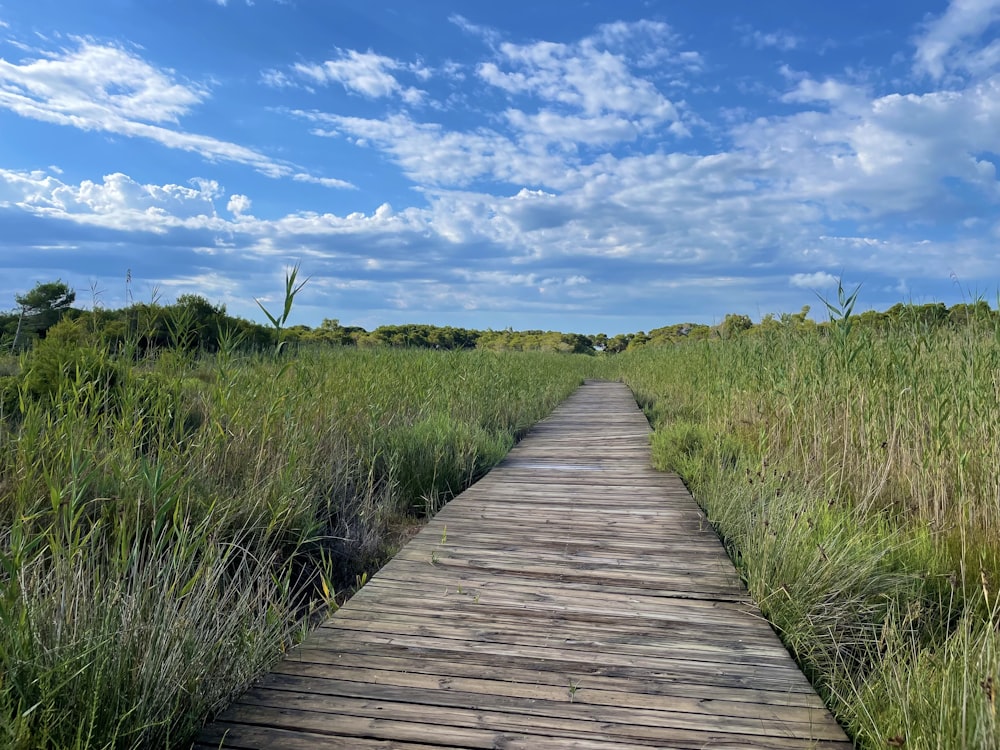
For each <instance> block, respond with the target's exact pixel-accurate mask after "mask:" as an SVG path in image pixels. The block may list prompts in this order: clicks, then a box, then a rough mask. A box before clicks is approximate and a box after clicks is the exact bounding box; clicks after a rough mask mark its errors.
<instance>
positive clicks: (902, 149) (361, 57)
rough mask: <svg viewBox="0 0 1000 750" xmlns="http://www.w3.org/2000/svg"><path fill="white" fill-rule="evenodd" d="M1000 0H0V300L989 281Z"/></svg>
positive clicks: (822, 287) (965, 285)
mask: <svg viewBox="0 0 1000 750" xmlns="http://www.w3.org/2000/svg"><path fill="white" fill-rule="evenodd" d="M998 31H1000V0H952V2H945V1H943V0H939V1H935V2H930V1H927V0H907V1H906V2H903V1H902V0H885V1H882V2H870V1H868V0H866V1H865V2H851V1H850V0H844V1H843V2H839V3H803V2H800V1H799V0H795V2H791V1H785V2H778V1H775V2H766V3H765V2H760V3H758V2H746V1H745V0H740V1H738V2H737V1H735V0H730V1H722V0H720V1H715V0H711V1H708V2H698V3H695V2H676V1H667V0H663V1H658V0H647V1H646V2H631V1H629V0H626V2H616V3H612V2H589V3H578V2H563V1H562V0H553V1H552V2H546V3H526V2H521V1H520V0H508V1H507V2H493V3H459V2H454V0H452V2H444V1H443V0H426V1H423V2H420V3H415V2H411V1H409V0H408V1H407V2H402V1H398V0H397V1H395V2H387V3H357V2H335V1H333V0H327V1H325V2H320V1H319V0H312V1H307V0H284V1H283V2H277V1H276V0H253V2H248V0H227V1H225V2H223V1H222V0H173V1H172V2H154V1H153V0H146V1H145V2H139V1H133V0H92V1H91V2H86V3H81V2H77V1H76V0H32V2H21V1H17V2H11V0H0V308H2V307H13V304H14V303H13V297H14V295H15V294H16V293H18V292H23V291H26V290H27V289H30V288H31V286H33V285H34V283H35V282H36V281H49V280H53V279H55V278H57V277H58V278H62V279H63V280H64V281H67V282H68V283H70V284H71V285H72V286H74V287H75V288H76V289H77V292H78V298H79V301H80V302H81V303H83V304H84V305H90V304H93V303H94V302H95V301H96V302H97V303H98V304H102V305H104V306H107V307H117V306H120V305H122V304H123V303H124V302H125V301H126V291H127V290H126V283H125V280H126V274H127V273H129V272H131V287H130V291H131V294H132V296H133V298H134V299H136V300H137V301H138V300H149V299H152V298H154V297H157V298H159V299H160V300H162V301H172V300H173V299H174V298H175V297H176V296H177V295H179V294H183V293H188V292H194V293H198V294H202V295H204V296H205V297H207V298H208V299H209V300H211V301H212V302H216V303H224V304H225V305H226V306H227V309H228V310H229V311H230V312H231V313H233V314H237V315H242V316H244V317H251V318H255V319H260V318H261V317H262V316H261V315H260V313H259V311H258V310H257V308H256V305H255V304H254V301H253V300H254V298H255V297H257V298H260V299H261V300H262V301H264V302H265V304H267V303H268V301H272V302H273V301H276V299H277V296H278V294H279V292H280V289H281V288H282V285H283V278H284V272H285V269H286V268H287V267H288V266H290V265H291V264H294V263H299V264H301V269H302V273H303V274H306V275H308V276H310V281H309V283H308V285H307V286H306V287H305V289H304V290H303V291H302V293H301V296H300V298H299V304H298V305H297V307H296V309H295V311H294V312H293V316H292V322H295V323H305V324H307V325H318V324H319V323H320V321H321V320H322V319H323V318H327V317H329V318H338V319H340V320H341V321H342V322H343V323H345V324H354V325H363V326H365V327H367V328H373V327H375V326H378V325H381V324H390V323H405V322H412V323H434V324H439V325H457V326H465V327H472V328H487V327H492V328H505V327H507V326H513V327H514V328H545V329H557V330H564V331H578V332H584V333H597V332H601V331H603V332H606V333H609V334H612V333H618V332H624V331H636V330H649V329H651V328H654V327H657V326H661V325H667V324H670V323H676V322H682V321H692V322H705V323H713V322H718V321H720V320H721V319H722V318H723V317H724V316H725V314H726V313H730V312H736V313H744V314H747V315H750V316H751V317H752V318H753V319H754V320H758V319H759V318H760V317H761V316H762V315H763V314H765V313H781V312H795V311H798V310H799V308H801V307H802V306H803V305H812V306H813V309H814V312H816V316H817V317H819V318H822V317H823V316H822V315H821V314H819V311H818V308H819V307H821V303H820V302H819V300H818V299H817V294H820V295H824V296H830V295H832V294H834V293H835V291H836V284H837V279H838V278H840V277H842V278H843V280H844V282H845V284H848V285H850V286H851V287H853V286H854V285H856V284H862V290H861V293H860V301H861V305H862V306H863V307H875V308H885V307H888V306H890V305H892V304H894V303H896V302H900V301H903V302H918V303H924V302H937V301H941V302H945V303H947V304H949V305H950V304H953V303H955V302H959V301H963V299H965V300H968V299H969V298H970V296H971V297H976V296H984V297H985V298H986V299H988V300H989V301H990V302H991V303H993V304H995V303H996V296H997V291H998V289H1000V257H998V252H997V249H998V246H1000V211H998V207H1000V182H998V175H997V167H998V165H1000V35H998Z"/></svg>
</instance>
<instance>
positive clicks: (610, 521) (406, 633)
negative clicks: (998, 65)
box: [196, 382, 851, 750]
mask: <svg viewBox="0 0 1000 750" xmlns="http://www.w3.org/2000/svg"><path fill="white" fill-rule="evenodd" d="M196 747H199V748H210V747H211V748H218V747H226V748H244V749H249V748H285V749H287V750H294V749H297V748H359V750H364V748H398V749H399V750H408V749H409V750H429V749H430V748H437V749H438V750H441V749H442V748H506V749H508V750H519V749H521V748H523V749H524V750H567V749H569V748H575V749H576V750H589V749H591V748H594V749H597V748H601V749H602V750H605V749H607V748H617V749H618V750H630V749H632V750H638V749H640V748H650V747H658V748H691V749H692V750H694V749H695V748H698V749H701V748H753V747H757V748H804V747H809V748H843V749H844V750H846V749H847V748H850V747H851V743H850V742H849V741H848V739H847V737H846V736H845V734H844V732H843V731H842V730H841V728H840V727H839V726H838V725H837V723H836V722H835V721H834V720H833V718H832V717H831V716H830V714H829V712H828V711H827V710H826V709H825V708H824V706H823V704H822V703H821V702H820V700H819V698H818V696H817V695H816V693H815V692H814V691H813V689H812V687H811V686H810V685H809V683H808V682H807V681H806V679H805V677H804V676H803V675H802V673H801V672H800V671H799V669H798V668H797V667H796V665H795V663H794V662H793V660H792V659H791V658H790V657H789V655H788V653H787V651H786V650H785V649H784V647H783V646H782V645H781V643H780V642H779V641H778V639H777V637H776V636H775V635H774V633H773V631H772V630H771V628H770V626H769V625H768V624H767V622H766V621H765V620H764V619H763V617H762V616H761V614H760V612H759V610H758V609H757V608H756V606H755V605H754V604H753V602H752V601H751V600H750V599H749V597H748V596H747V593H746V590H745V589H744V588H743V586H742V584H741V582H740V580H739V577H738V576H737V574H736V571H735V570H734V568H733V566H732V564H731V562H730V560H729V558H728V556H727V555H726V553H725V550H724V549H723V547H722V545H721V544H720V543H719V540H718V538H717V536H716V535H715V533H714V532H713V531H712V529H711V527H710V526H709V524H708V523H707V521H706V519H705V516H704V514H703V513H702V512H701V510H700V509H699V508H698V506H697V505H696V504H695V502H694V501H693V500H692V498H691V496H690V495H689V493H688V492H687V490H686V489H685V487H684V485H683V484H682V483H681V481H680V479H679V478H678V477H677V476H676V475H672V474H663V473H660V472H657V471H655V470H653V469H652V468H651V467H650V456H649V427H648V425H647V423H646V420H645V418H644V417H643V415H642V412H641V411H639V409H638V407H637V406H636V404H635V401H634V399H633V398H632V395H631V393H630V392H629V391H628V389H627V388H626V387H625V386H623V385H621V384H617V383H600V382H588V383H586V384H584V385H583V386H582V387H581V388H580V389H579V390H578V391H577V392H576V393H575V394H574V395H573V396H571V397H570V398H569V399H567V401H565V402H564V403H563V404H562V405H561V406H560V407H559V408H558V409H556V411H555V412H554V413H553V414H552V415H551V416H550V417H549V418H548V419H546V420H544V421H542V422H540V423H539V424H538V425H536V426H535V428H534V429H533V430H532V431H531V433H530V434H529V435H528V437H526V438H525V439H524V440H523V441H522V442H521V443H520V444H519V445H518V446H517V447H515V448H514V450H512V451H511V453H510V455H509V456H508V457H507V458H506V459H505V460H504V461H503V462H502V463H501V464H500V465H498V466H497V467H496V468H495V469H493V471H491V472H490V473H489V474H488V475H487V476H486V477H485V478H483V479H482V480H481V481H480V482H478V483H477V484H476V485H474V486H473V487H471V488H470V489H468V490H466V491H465V492H464V493H462V494H461V495H459V496H458V497H457V498H455V499H454V500H452V501H451V503H449V504H448V505H447V506H446V507H445V508H444V509H442V510H441V512H440V513H438V515H437V517H436V518H434V520H432V521H431V522H430V523H428V524H427V526H426V527H425V528H424V529H422V530H421V531H420V532H419V533H418V534H417V535H416V536H415V537H414V538H413V540H412V541H411V542H410V543H409V544H408V545H406V547H404V548H403V549H402V550H401V551H400V553H399V554H398V555H397V556H396V557H395V558H394V559H393V560H392V561H390V562H389V563H388V564H387V565H386V566H385V567H384V568H383V569H382V570H381V571H380V572H379V573H378V574H376V575H375V576H373V577H372V579H371V581H369V583H368V584H367V585H366V586H365V587H364V588H363V589H362V590H361V591H359V592H358V593H357V594H356V595H355V596H354V597H353V598H352V599H351V600H350V601H349V602H348V603H347V604H346V605H344V607H342V608H341V609H340V611H338V612H337V613H336V614H335V615H333V616H332V617H331V618H330V619H329V620H328V621H327V622H326V623H324V624H323V625H322V626H321V627H319V628H318V629H317V630H316V631H314V632H313V633H312V634H311V635H310V636H309V638H308V639H307V640H306V641H305V643H303V644H302V645H301V646H299V647H298V648H296V649H295V650H294V651H293V652H292V653H291V654H290V655H289V656H288V657H287V658H286V659H285V660H284V661H282V662H281V663H280V664H278V665H277V667H276V668H275V670H274V671H273V672H272V673H271V674H270V675H268V677H267V678H265V679H264V680H263V681H262V682H261V683H260V684H259V685H257V686H256V687H253V688H252V689H251V690H249V691H247V692H246V693H245V694H244V695H243V696H242V697H241V698H240V699H239V700H237V701H236V702H235V703H234V704H233V705H232V706H231V707H230V708H229V709H228V710H227V711H226V712H225V713H223V714H222V715H221V716H220V717H219V719H218V720H217V721H216V722H214V723H212V724H210V725H208V726H207V727H206V728H205V730H204V731H203V733H202V735H201V737H200V738H199V740H198V743H197V745H196Z"/></svg>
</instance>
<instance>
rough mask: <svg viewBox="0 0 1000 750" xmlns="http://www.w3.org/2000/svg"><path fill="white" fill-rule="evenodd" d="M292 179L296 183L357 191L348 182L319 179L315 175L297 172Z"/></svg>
mask: <svg viewBox="0 0 1000 750" xmlns="http://www.w3.org/2000/svg"><path fill="white" fill-rule="evenodd" d="M292 179H293V180H295V181H296V182H308V183H311V184H313V185H322V186H323V187H328V188H336V189H338V190H356V189H357V186H356V185H354V184H352V183H350V182H347V181H346V180H338V179H337V178H336V177H317V176H315V175H311V174H306V173H305V172H296V173H295V175H293V176H292Z"/></svg>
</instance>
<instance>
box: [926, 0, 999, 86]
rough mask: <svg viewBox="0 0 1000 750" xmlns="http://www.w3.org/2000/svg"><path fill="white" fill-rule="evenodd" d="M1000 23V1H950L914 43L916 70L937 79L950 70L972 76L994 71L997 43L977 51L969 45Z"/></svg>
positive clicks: (996, 41) (997, 50) (997, 51)
mask: <svg viewBox="0 0 1000 750" xmlns="http://www.w3.org/2000/svg"><path fill="white" fill-rule="evenodd" d="M998 21H1000V0H952V2H951V4H950V5H949V6H948V9H947V10H946V11H945V12H944V13H943V14H942V15H941V16H939V17H938V18H936V19H934V20H932V21H930V22H929V23H928V24H927V25H926V26H925V29H924V32H923V34H921V35H920V36H919V37H917V39H916V40H915V44H916V48H917V49H916V61H915V68H916V69H917V71H919V72H923V73H926V74H928V75H930V76H931V77H932V78H935V79H940V78H942V77H943V76H944V75H945V73H946V72H947V71H948V70H949V69H950V68H957V69H961V70H966V71H971V72H978V73H982V72H988V71H989V70H995V69H996V66H997V64H998V63H1000V40H993V41H992V42H991V43H990V44H989V45H987V46H986V47H985V48H980V49H976V48H975V47H974V46H973V45H972V44H971V42H972V41H973V40H975V39H977V38H978V37H980V36H981V35H983V34H984V33H985V32H986V31H987V30H988V29H989V28H990V27H991V26H993V25H994V24H996V23H997V22H998Z"/></svg>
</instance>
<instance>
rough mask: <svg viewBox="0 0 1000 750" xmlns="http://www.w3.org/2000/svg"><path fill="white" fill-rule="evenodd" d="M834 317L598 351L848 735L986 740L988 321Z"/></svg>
mask: <svg viewBox="0 0 1000 750" xmlns="http://www.w3.org/2000/svg"><path fill="white" fill-rule="evenodd" d="M848 317H849V316H847V315H844V316H842V318H841V320H840V321H839V322H838V321H835V325H834V326H833V333H832V335H829V336H824V337H820V336H817V335H815V334H811V335H806V334H797V333H794V332H775V333H773V334H771V335H743V336H740V337H736V338H733V339H730V340H727V341H713V342H703V343H699V344H694V345H680V346H676V347H672V348H668V349H657V350H642V351H639V352H635V353H632V352H630V353H628V354H627V355H623V356H622V357H619V358H618V359H617V360H616V363H617V365H618V367H619V368H620V371H621V373H622V376H623V378H624V379H625V380H626V382H628V383H629V385H631V386H632V388H633V389H634V390H635V392H636V393H637V395H638V397H639V399H640V402H641V403H642V404H643V405H644V406H645V407H646V409H647V412H648V413H649V414H650V417H651V419H652V420H653V422H654V424H655V426H656V427H657V431H656V434H655V437H654V446H653V447H654V460H656V461H657V462H658V464H659V465H660V466H661V467H662V468H670V469H675V470H677V471H678V472H680V473H681V475H682V476H683V477H684V479H685V481H686V482H687V483H688V485H689V486H690V487H691V489H692V490H693V492H694V494H695V496H696V498H697V499H698V500H699V501H700V502H701V503H702V504H703V505H704V506H705V507H706V509H707V511H708V514H709V516H710V518H711V519H712V521H713V522H714V523H715V524H716V525H717V527H718V528H719V530H720V533H721V534H722V536H723V537H724V539H725V540H726V542H727V544H728V545H729V547H730V550H731V552H732V553H733V555H734V557H735V559H736V560H737V562H738V564H739V567H740V570H741V572H742V574H743V576H744V577H745V580H746V582H747V585H748V587H749V589H750V591H751V593H752V594H753V595H754V596H755V597H756V598H757V600H758V601H759V602H760V603H761V606H762V609H763V610H764V612H765V614H766V615H767V616H768V617H769V619H771V620H772V622H773V623H774V624H775V625H776V627H777V628H778V629H779V631H780V632H781V634H782V636H783V638H784V639H785V641H786V643H787V644H788V646H789V647H790V649H791V650H792V651H793V653H794V654H795V655H796V656H797V657H798V658H799V660H800V662H801V663H802V664H803V666H804V667H805V669H806V671H807V672H808V673H809V674H810V676H811V677H812V678H813V679H814V681H815V683H816V684H817V685H818V687H819V688H820V690H821V692H822V693H823V694H824V695H825V697H826V698H827V699H828V701H829V702H830V705H831V706H832V707H833V709H834V711H835V713H836V715H837V716H838V718H839V719H840V720H841V722H842V723H844V725H845V726H846V727H847V728H848V730H849V731H850V733H851V734H852V736H853V737H854V738H855V739H856V740H857V741H858V742H859V744H860V745H861V746H862V747H870V748H882V747H887V746H891V747H906V748H962V747H968V748H974V747H996V746H998V745H1000V734H998V731H997V721H996V692H997V690H998V688H1000V635H998V628H1000V543H998V539H1000V536H998V531H1000V473H998V471H997V467H998V466H1000V403H998V400H1000V387H998V382H1000V381H998V380H997V377H998V376H997V373H998V372H1000V330H996V329H994V328H993V327H992V326H989V325H986V326H984V325H981V324H977V323H975V322H971V323H970V324H969V325H968V326H967V327H963V328H960V329H958V330H949V329H927V328H922V327H920V326H919V325H915V324H905V323H904V324H902V325H900V326H899V327H897V328H895V329H893V330H890V331H887V332H883V333H877V332H873V331H871V330H866V329H862V328H858V327H854V328H853V329H852V328H851V327H850V325H849V321H847V320H845V319H846V318H848ZM845 323H847V324H845Z"/></svg>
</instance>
